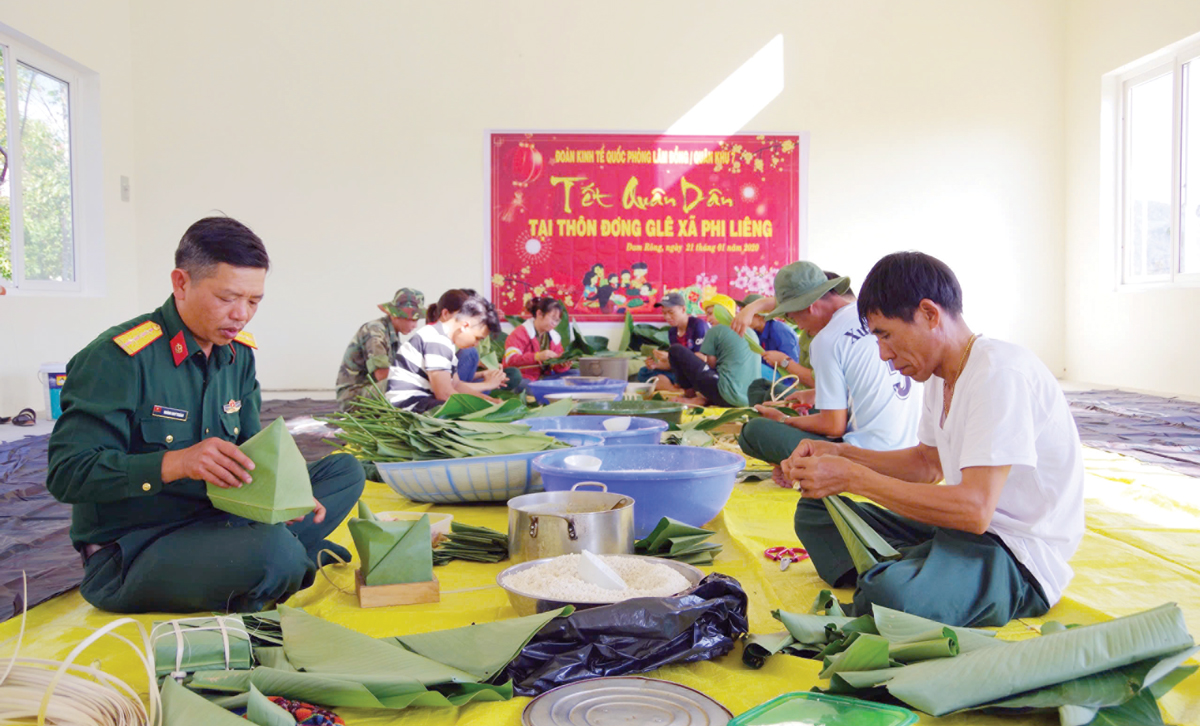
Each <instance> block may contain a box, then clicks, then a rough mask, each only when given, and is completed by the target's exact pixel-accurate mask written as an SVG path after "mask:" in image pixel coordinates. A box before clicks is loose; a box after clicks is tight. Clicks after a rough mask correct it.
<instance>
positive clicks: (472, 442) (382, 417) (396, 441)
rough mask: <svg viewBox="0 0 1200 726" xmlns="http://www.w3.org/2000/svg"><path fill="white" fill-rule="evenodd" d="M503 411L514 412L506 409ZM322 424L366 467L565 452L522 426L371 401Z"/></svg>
mask: <svg viewBox="0 0 1200 726" xmlns="http://www.w3.org/2000/svg"><path fill="white" fill-rule="evenodd" d="M484 403H486V402H484ZM568 403H570V402H568ZM519 405H523V404H512V403H508V402H506V403H504V404H501V405H500V406H498V407H496V408H495V409H494V411H496V412H501V415H503V416H508V415H518V414H517V413H516V412H517V411H519V408H518V406H519ZM507 406H511V407H512V408H511V409H510V408H505V407H507ZM482 410H483V409H480V411H482ZM472 413H474V414H478V413H479V411H474V412H472ZM472 413H467V414H464V416H471V415H472ZM519 415H524V413H521V414H519ZM321 420H323V421H326V422H328V423H332V424H333V425H335V426H337V427H338V428H339V431H338V433H337V436H338V438H340V439H341V440H342V442H343V444H344V445H343V447H342V450H343V451H345V452H346V453H349V454H352V455H354V456H355V457H356V458H358V459H360V460H362V461H369V462H392V461H426V460H432V459H458V458H463V457H471V456H494V455H497V454H511V453H524V452H530V451H546V450H549V449H559V448H565V447H567V446H568V445H567V444H565V443H563V442H560V441H558V440H556V439H554V438H553V437H550V436H547V435H545V434H542V433H540V432H537V431H530V430H529V427H528V426H525V425H523V424H515V423H505V422H491V421H471V420H466V419H465V418H464V419H459V420H450V419H442V418H437V417H435V416H427V415H424V414H416V413H411V412H409V411H402V410H400V409H397V408H395V407H393V406H392V405H390V404H389V403H387V402H386V401H379V400H375V399H369V398H359V399H357V405H356V408H355V410H354V411H353V412H349V413H347V412H338V413H334V414H330V415H329V416H323V417H321Z"/></svg>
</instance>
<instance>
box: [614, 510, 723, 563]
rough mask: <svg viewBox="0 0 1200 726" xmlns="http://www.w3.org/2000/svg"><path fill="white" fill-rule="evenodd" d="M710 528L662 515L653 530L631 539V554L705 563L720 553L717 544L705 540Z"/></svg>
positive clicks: (708, 535) (710, 561) (710, 533)
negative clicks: (644, 535)
mask: <svg viewBox="0 0 1200 726" xmlns="http://www.w3.org/2000/svg"><path fill="white" fill-rule="evenodd" d="M713 534H714V532H713V531H712V530H708V529H701V528H699V527H693V526H691V525H690V524H684V523H683V522H679V521H677V520H674V519H671V518H670V517H663V518H662V519H661V520H659V522H658V524H657V525H655V527H654V530H653V531H652V532H650V534H648V535H646V538H645V539H639V540H638V541H636V542H634V543H633V551H634V553H635V554H639V555H648V556H650V557H662V558H663V559H668V560H678V561H679V562H686V563H687V564H689V565H698V566H709V565H712V563H713V558H715V557H716V556H717V555H718V554H720V553H721V545H719V544H717V543H716V542H707V541H706V540H707V539H708V538H709V537H712V536H713Z"/></svg>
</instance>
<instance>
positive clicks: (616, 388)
mask: <svg viewBox="0 0 1200 726" xmlns="http://www.w3.org/2000/svg"><path fill="white" fill-rule="evenodd" d="M626 385H628V384H627V382H626V381H618V380H617V379H615V378H604V379H601V380H599V381H587V380H579V379H578V378H575V379H574V380H572V379H571V378H551V379H549V380H546V379H539V380H536V381H530V382H529V389H528V390H529V395H531V396H533V397H534V399H536V400H537V402H538V403H540V404H542V405H543V406H544V405H546V404H547V403H549V402H550V401H549V400H547V399H546V396H548V395H550V394H551V393H589V394H590V393H604V394H609V395H611V396H612V400H614V401H616V400H618V399H619V398H621V395H622V394H624V393H625V386H626Z"/></svg>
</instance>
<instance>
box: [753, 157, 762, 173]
mask: <svg viewBox="0 0 1200 726" xmlns="http://www.w3.org/2000/svg"><path fill="white" fill-rule="evenodd" d="M762 170H763V160H762V159H755V160H754V171H762Z"/></svg>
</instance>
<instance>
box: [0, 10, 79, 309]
mask: <svg viewBox="0 0 1200 726" xmlns="http://www.w3.org/2000/svg"><path fill="white" fill-rule="evenodd" d="M56 55H57V54H54V53H53V52H50V53H47V52H45V49H42V48H39V47H36V44H35V43H31V42H29V41H28V40H27V39H24V38H23V36H20V35H19V34H16V33H7V32H3V31H2V30H0V280H2V282H0V285H6V286H8V287H9V288H10V291H13V292H15V291H34V292H36V291H46V292H55V291H61V292H71V291H79V290H82V289H83V284H82V283H83V278H84V276H85V275H84V272H85V270H84V269H83V268H84V267H85V266H86V265H85V264H83V263H84V261H85V256H84V254H83V252H84V249H83V248H84V246H85V242H86V236H85V235H82V234H80V226H81V225H80V221H81V220H80V217H81V211H82V210H81V205H80V200H79V196H80V189H79V187H80V176H81V175H80V173H79V161H78V157H79V153H78V148H77V147H78V145H79V144H78V139H79V138H80V134H79V130H78V129H77V123H78V119H79V114H78V113H77V106H79V105H80V90H79V87H80V85H82V84H81V82H80V81H81V75H82V74H81V69H80V68H78V67H74V66H72V65H71V64H70V63H69V62H64V59H62V58H61V57H55V56H56Z"/></svg>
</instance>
